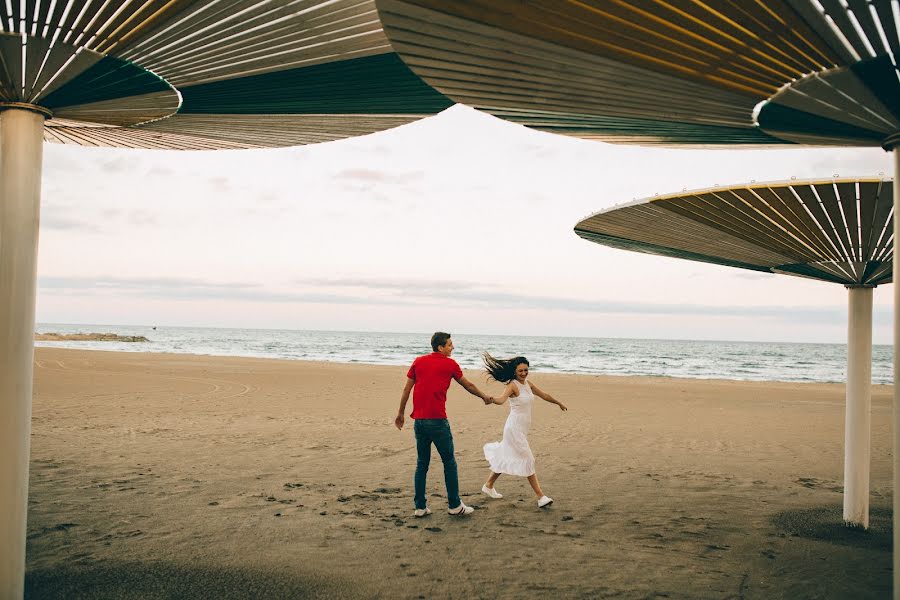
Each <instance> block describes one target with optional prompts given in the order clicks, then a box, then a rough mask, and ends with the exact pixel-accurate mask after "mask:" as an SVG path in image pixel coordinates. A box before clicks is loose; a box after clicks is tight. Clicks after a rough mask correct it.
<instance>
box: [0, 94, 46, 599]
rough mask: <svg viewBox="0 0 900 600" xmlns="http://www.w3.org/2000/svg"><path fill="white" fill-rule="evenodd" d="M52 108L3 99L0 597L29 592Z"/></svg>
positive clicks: (0, 123)
mask: <svg viewBox="0 0 900 600" xmlns="http://www.w3.org/2000/svg"><path fill="white" fill-rule="evenodd" d="M47 116H48V114H47V111H46V110H45V109H42V108H40V107H37V106H31V105H27V104H0V600H18V599H20V598H22V597H23V595H24V591H25V525H26V517H27V512H28V461H29V450H30V445H31V443H30V442H31V439H30V437H31V382H32V380H31V378H32V371H33V367H32V363H33V361H34V304H35V287H36V280H37V246H38V223H39V214H40V197H41V158H42V152H43V135H44V119H45V118H46V117H47Z"/></svg>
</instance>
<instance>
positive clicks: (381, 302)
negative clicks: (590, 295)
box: [38, 277, 891, 325]
mask: <svg viewBox="0 0 900 600" xmlns="http://www.w3.org/2000/svg"><path fill="white" fill-rule="evenodd" d="M298 283H302V284H303V285H304V286H309V287H312V288H313V289H312V290H311V291H278V290H272V289H269V288H266V287H264V286H262V285H260V284H256V283H244V282H210V281H205V280H202V279H191V278H167V277H159V278H117V277H96V278H90V277H41V278H39V280H38V286H39V287H40V288H41V290H42V291H43V292H45V293H54V292H65V293H67V294H72V293H79V292H81V293H90V294H109V293H111V294H117V295H123V296H129V297H131V296H140V297H145V298H157V299H173V300H210V299H217V300H230V301H246V302H261V303H294V304H339V305H372V306H395V307H410V306H432V305H433V306H440V307H450V306H453V307H460V308H481V309H486V310H542V311H547V310H549V311H564V312H570V313H576V314H578V313H581V314H584V315H597V314H605V315H632V316H634V315H637V316H641V315H645V316H671V317H675V318H677V317H706V318H751V319H759V320H767V321H769V322H786V323H790V324H793V325H797V324H829V325H833V324H839V323H844V322H846V319H847V317H846V310H845V309H843V308H837V307H827V306H826V307H823V306H716V305H707V304H673V303H665V302H661V303H653V302H619V301H609V300H590V299H583V298H565V297H557V296H534V295H524V294H518V293H511V292H504V291H499V290H496V286H493V285H489V284H478V283H469V282H464V281H446V280H412V279H393V280H383V281H375V280H370V279H365V278H358V279H353V278H345V279H306V280H302V281H300V282H298ZM315 288H320V289H315ZM335 289H337V290H338V291H334V290H335ZM341 289H347V290H348V291H347V292H342V291H340V290H341ZM351 289H352V292H350V291H349V290H351ZM874 320H875V323H876V324H883V323H889V322H890V320H891V309H890V307H889V306H875V307H874Z"/></svg>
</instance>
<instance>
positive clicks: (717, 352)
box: [35, 323, 893, 384]
mask: <svg viewBox="0 0 900 600" xmlns="http://www.w3.org/2000/svg"><path fill="white" fill-rule="evenodd" d="M35 331H36V332H37V333H51V332H52V333H116V334H118V335H127V336H144V337H146V338H147V339H148V340H150V341H148V342H69V341H66V342H35V345H36V346H44V347H62V348H80V349H86V350H112V351H121V352H163V353H172V354H202V355H212V356H249V357H260V358H280V359H288V360H309V361H326V362H338V363H364V364H375V365H408V364H409V363H411V362H412V360H413V359H414V358H415V357H416V356H418V355H420V354H425V353H427V352H430V351H431V347H430V345H429V341H430V338H431V333H430V332H428V333H388V332H360V331H292V330H273V329H220V328H208V327H164V326H156V327H151V326H139V325H90V324H79V325H73V324H54V323H39V324H38V325H37V326H36V327H35ZM453 344H454V346H455V348H456V349H455V350H454V352H453V358H454V359H456V361H457V362H459V364H460V365H461V366H462V367H463V368H470V369H478V368H481V366H482V363H481V356H482V353H484V352H490V353H491V354H492V355H494V356H498V357H508V356H525V357H527V358H528V360H529V362H530V363H531V370H532V373H534V374H537V373H541V372H547V373H580V374H588V375H646V376H653V377H686V378H695V379H732V380H747V381H796V382H823V383H833V382H838V383H840V382H845V381H846V379H847V346H846V345H845V344H809V343H785V342H733V341H698V340H653V339H622V338H591V337H530V336H529V337H526V336H506V335H474V334H462V333H453ZM892 361H893V353H892V347H891V346H890V345H876V346H874V347H873V349H872V382H873V383H876V384H891V383H892V380H893V376H892Z"/></svg>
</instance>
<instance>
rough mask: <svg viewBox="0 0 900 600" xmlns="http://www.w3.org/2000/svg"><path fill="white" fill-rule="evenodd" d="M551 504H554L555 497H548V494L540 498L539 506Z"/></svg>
mask: <svg viewBox="0 0 900 600" xmlns="http://www.w3.org/2000/svg"><path fill="white" fill-rule="evenodd" d="M551 504H553V498H548V497H547V496H541V499H540V500H538V508H544V507H546V506H550V505H551Z"/></svg>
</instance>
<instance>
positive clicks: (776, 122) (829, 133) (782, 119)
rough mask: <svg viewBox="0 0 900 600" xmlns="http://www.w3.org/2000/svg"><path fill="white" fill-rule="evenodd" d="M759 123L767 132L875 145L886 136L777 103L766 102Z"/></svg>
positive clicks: (758, 119)
mask: <svg viewBox="0 0 900 600" xmlns="http://www.w3.org/2000/svg"><path fill="white" fill-rule="evenodd" d="M757 123H759V126H760V127H762V128H763V129H764V130H766V131H777V132H783V133H796V134H807V135H810V136H815V137H839V138H846V139H856V140H871V141H872V142H874V143H875V144H880V143H881V140H882V139H883V138H884V134H881V133H878V132H877V131H873V130H871V129H863V128H862V127H855V126H853V125H848V124H847V123H840V122H838V121H832V120H831V119H827V118H825V117H819V116H816V115H813V114H810V113H808V112H804V111H802V110H797V109H795V108H790V107H787V106H783V105H781V104H778V103H777V102H766V104H765V105H764V106H763V107H762V110H760V111H759V117H758V118H757Z"/></svg>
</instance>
